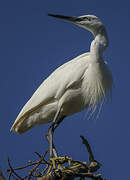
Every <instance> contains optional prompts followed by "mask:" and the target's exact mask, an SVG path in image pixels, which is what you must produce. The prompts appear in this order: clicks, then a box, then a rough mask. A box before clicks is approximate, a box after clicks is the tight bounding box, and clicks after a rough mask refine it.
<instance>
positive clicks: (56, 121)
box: [46, 109, 64, 158]
mask: <svg viewBox="0 0 130 180" xmlns="http://www.w3.org/2000/svg"><path fill="white" fill-rule="evenodd" d="M59 113H60V109H59V110H58V111H57V113H56V115H55V117H54V120H53V122H52V125H51V126H50V128H49V130H48V132H47V135H46V137H47V140H48V142H49V145H50V149H49V151H50V158H52V157H53V155H54V157H58V155H57V152H56V149H55V146H54V143H53V134H54V131H55V129H56V128H57V127H58V126H59V124H60V123H61V122H62V120H63V119H64V117H62V118H60V119H58V116H59Z"/></svg>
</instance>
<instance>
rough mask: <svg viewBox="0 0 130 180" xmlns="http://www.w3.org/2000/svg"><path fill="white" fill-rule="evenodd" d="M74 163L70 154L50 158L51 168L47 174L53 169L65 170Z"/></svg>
mask: <svg viewBox="0 0 130 180" xmlns="http://www.w3.org/2000/svg"><path fill="white" fill-rule="evenodd" d="M71 163H72V158H70V157H68V156H64V157H55V158H50V159H49V164H50V165H49V169H48V171H47V174H49V173H50V172H51V170H56V169H58V170H63V169H66V168H67V167H71Z"/></svg>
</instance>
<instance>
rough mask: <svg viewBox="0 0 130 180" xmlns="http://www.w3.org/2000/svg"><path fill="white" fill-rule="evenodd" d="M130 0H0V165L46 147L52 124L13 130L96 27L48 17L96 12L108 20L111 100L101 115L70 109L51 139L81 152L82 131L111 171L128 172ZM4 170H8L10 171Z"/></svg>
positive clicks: (119, 175) (111, 175) (65, 151)
mask: <svg viewBox="0 0 130 180" xmlns="http://www.w3.org/2000/svg"><path fill="white" fill-rule="evenodd" d="M129 6H130V3H129V1H128V0H126V1H121V0H119V1H118V3H117V1H112V0H109V1H104V0H100V1H96V0H95V1H87V0H86V1H76V0H71V1H70V0H66V1H61V0H55V1H51V0H38V1H36V0H35V1H34V0H22V1H18V0H17V1H16V0H12V1H9V0H7V1H0V62H1V66H0V92H1V93H0V100H1V103H0V104H1V126H0V142H1V147H0V168H1V169H2V170H3V172H4V171H5V169H6V168H7V167H8V165H7V156H9V157H10V158H11V160H12V162H13V166H14V167H16V166H21V165H23V164H25V163H26V161H27V160H30V159H31V160H32V159H33V158H34V156H35V155H34V151H38V152H39V153H42V152H44V151H45V150H46V149H47V146H48V144H47V142H46V139H45V133H46V131H47V129H48V127H49V125H44V126H39V127H36V128H34V129H32V130H31V131H28V132H27V133H25V134H23V135H17V134H14V133H12V132H10V127H11V125H12V123H13V122H14V120H15V118H16V116H17V114H18V113H19V111H20V109H21V108H22V106H23V105H24V104H25V103H26V102H27V100H28V99H29V97H30V96H31V95H32V94H33V92H34V91H35V90H36V89H37V87H38V86H39V85H40V84H41V82H42V81H43V80H44V79H45V78H46V77H47V76H48V75H49V74H50V73H51V72H52V71H53V70H54V69H55V68H57V67H58V66H60V65H61V64H63V63H65V62H66V61H68V60H71V59H72V58H74V57H76V56H78V55H80V54H82V53H84V52H86V51H88V50H89V46H90V43H91V41H92V39H93V37H92V35H91V34H90V33H89V32H88V31H86V30H84V29H82V28H79V27H76V26H75V25H73V24H71V23H67V22H64V21H60V20H58V19H54V18H51V17H48V16H47V14H48V13H57V14H63V15H74V16H78V15H85V14H94V15H96V16H98V17H99V18H100V19H101V20H102V21H103V23H104V24H105V26H106V28H107V32H108V36H109V40H110V45H109V48H108V49H107V51H106V53H105V59H106V60H107V62H108V64H109V67H110V69H111V71H112V73H113V77H114V88H113V97H112V102H106V103H105V104H104V106H103V109H102V111H101V113H100V116H99V119H98V120H95V119H91V120H87V119H84V116H85V114H86V111H84V112H81V113H78V114H76V115H73V116H71V117H68V118H66V119H65V120H64V122H63V123H62V124H61V125H60V127H59V128H58V129H57V130H56V133H55V136H54V139H55V144H56V147H57V149H58V151H59V153H60V155H68V156H72V157H73V159H78V160H84V159H85V158H87V154H86V151H85V148H84V146H83V145H82V143H81V140H80V138H79V136H80V135H84V136H85V137H87V139H88V141H89V142H90V144H91V145H92V147H93V150H94V154H95V157H96V159H97V160H100V162H101V163H102V171H101V172H102V174H103V175H104V176H105V177H106V179H111V180H114V179H118V180H122V179H128V178H129V161H130V157H129V152H130V121H129V119H130V115H129V112H130V110H129V109H130V107H129V100H130V96H129V93H130V83H129V79H130V70H129V67H130V55H129V52H130V47H129V46H130V45H129V32H130V23H129V22H130V21H129V17H130V13H129ZM5 175H6V174H5Z"/></svg>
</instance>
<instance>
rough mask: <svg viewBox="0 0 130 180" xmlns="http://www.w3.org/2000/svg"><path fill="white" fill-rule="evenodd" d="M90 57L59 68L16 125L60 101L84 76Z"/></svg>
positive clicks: (27, 105) (30, 100)
mask: <svg viewBox="0 0 130 180" xmlns="http://www.w3.org/2000/svg"><path fill="white" fill-rule="evenodd" d="M88 56H89V53H84V54H82V55H80V56H78V57H76V58H74V59H73V60H71V61H68V62H67V63H65V64H63V65H62V66H60V67H59V68H57V69H56V70H55V71H54V72H53V73H52V74H51V75H50V76H49V77H48V78H47V79H46V80H44V81H43V83H42V84H41V85H40V86H39V88H38V89H37V90H36V91H35V92H34V94H33V95H32V97H31V98H30V99H29V101H28V102H27V103H26V104H25V105H24V107H23V108H22V110H21V112H20V113H19V115H18V117H17V119H16V120H15V122H14V125H15V124H17V123H18V122H19V120H21V119H24V117H27V116H29V114H30V113H32V112H34V111H35V110H37V109H38V108H40V107H41V106H44V105H45V104H48V103H50V102H53V101H55V100H58V99H60V97H61V96H62V95H63V94H64V92H65V91H66V89H68V88H69V87H72V85H73V84H75V82H77V81H79V80H80V78H81V77H82V76H83V74H84V71H85V70H86V68H87V60H86V58H87V57H88ZM14 125H13V126H14ZM13 126H12V129H13Z"/></svg>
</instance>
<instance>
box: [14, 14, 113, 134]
mask: <svg viewBox="0 0 130 180" xmlns="http://www.w3.org/2000/svg"><path fill="white" fill-rule="evenodd" d="M50 16H54V17H57V18H61V19H66V20H69V21H71V22H73V23H75V24H77V25H79V26H81V27H84V28H86V29H88V30H89V31H91V32H92V33H93V35H94V37H95V39H94V40H93V41H92V43H91V47H90V52H88V53H84V54H82V55H80V56H78V57H76V58H74V59H73V60H71V61H69V62H67V63H65V64H63V65H62V66H60V67H59V68H57V69H56V70H55V71H54V72H53V73H52V74H51V75H50V76H49V77H48V78H47V79H46V80H45V81H43V83H42V84H41V85H40V87H39V88H38V89H37V90H36V92H35V93H34V94H33V96H32V97H31V98H30V100H29V101H28V102H27V103H26V104H25V106H24V107H23V109H22V110H21V112H20V113H19V115H18V117H17V119H16V120H15V122H14V124H13V126H12V128H11V130H13V131H15V132H16V133H20V134H21V133H24V132H25V131H27V130H29V129H31V128H32V127H34V126H36V125H40V124H44V123H48V122H51V121H53V119H54V117H55V115H56V113H57V112H58V111H59V114H58V116H57V119H60V118H62V117H65V116H70V115H72V114H74V113H77V112H80V111H82V110H83V109H85V108H88V107H95V106H96V105H97V104H98V103H101V102H102V101H103V100H104V98H105V96H106V94H107V92H108V91H111V90H112V75H111V72H110V70H109V68H108V65H107V64H106V62H104V60H103V54H104V51H105V49H106V48H107V46H108V37H107V33H106V30H105V27H104V25H103V24H102V23H101V21H100V20H99V19H98V18H97V17H96V16H93V15H85V16H79V17H68V16H60V15H50Z"/></svg>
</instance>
